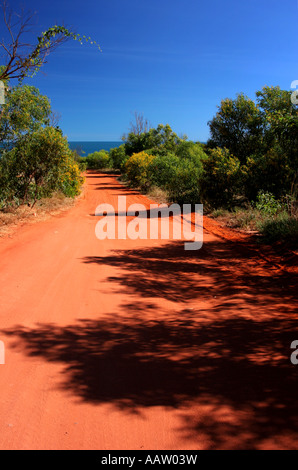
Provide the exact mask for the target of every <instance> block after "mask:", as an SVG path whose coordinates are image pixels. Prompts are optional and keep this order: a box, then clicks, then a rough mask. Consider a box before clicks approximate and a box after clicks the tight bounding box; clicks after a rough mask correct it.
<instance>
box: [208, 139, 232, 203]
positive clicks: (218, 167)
mask: <svg viewBox="0 0 298 470" xmlns="http://www.w3.org/2000/svg"><path fill="white" fill-rule="evenodd" d="M239 168H240V162H239V160H238V158H236V157H234V156H233V155H231V154H230V152H229V150H228V149H226V148H224V149H221V148H219V147H217V148H215V149H211V150H210V151H209V155H208V158H206V159H204V160H203V175H202V178H201V185H202V192H203V196H204V199H205V200H206V201H207V202H209V203H211V204H212V205H215V206H218V205H221V206H229V205H230V204H231V203H232V202H233V198H234V195H235V194H237V193H238V190H239V187H240V172H239Z"/></svg>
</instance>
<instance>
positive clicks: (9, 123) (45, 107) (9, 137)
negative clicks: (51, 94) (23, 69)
mask: <svg viewBox="0 0 298 470" xmlns="http://www.w3.org/2000/svg"><path fill="white" fill-rule="evenodd" d="M50 116H51V105H50V101H49V99H48V98H47V96H44V95H41V94H40V92H39V90H38V89H37V88H35V87H34V86H29V85H24V86H17V87H13V88H11V89H9V90H8V92H7V95H6V104H5V106H3V110H2V114H1V118H0V142H1V144H2V145H4V144H5V145H6V146H8V147H9V148H11V146H12V144H13V143H14V142H16V140H17V139H18V138H19V137H20V136H22V135H23V134H24V133H28V132H34V131H36V130H37V129H38V128H39V127H41V126H43V125H48V124H49V119H50Z"/></svg>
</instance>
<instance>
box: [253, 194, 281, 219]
mask: <svg viewBox="0 0 298 470" xmlns="http://www.w3.org/2000/svg"><path fill="white" fill-rule="evenodd" d="M255 206H256V209H258V210H259V211H261V212H263V213H264V214H268V215H275V214H276V213H277V212H278V211H280V210H281V209H282V205H281V203H280V201H278V200H276V199H275V197H274V195H273V194H272V193H269V192H262V191H259V193H258V197H257V201H256V204H255Z"/></svg>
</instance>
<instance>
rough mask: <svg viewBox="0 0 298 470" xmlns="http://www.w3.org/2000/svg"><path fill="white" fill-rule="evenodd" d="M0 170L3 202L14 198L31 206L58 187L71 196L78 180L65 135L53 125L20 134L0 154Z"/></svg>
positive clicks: (76, 192)
mask: <svg viewBox="0 0 298 470" xmlns="http://www.w3.org/2000/svg"><path fill="white" fill-rule="evenodd" d="M0 169H1V171H0V175H1V185H0V187H1V199H2V200H5V199H6V200H7V201H9V200H10V199H11V198H12V197H15V198H17V199H18V200H20V201H21V202H22V203H26V202H31V203H32V204H33V205H34V203H35V202H36V200H37V199H39V198H40V197H49V196H50V195H51V194H52V193H53V192H54V191H55V190H58V189H60V190H62V191H63V192H64V194H66V195H67V196H74V195H76V194H78V193H79V188H80V185H81V183H82V178H81V176H80V170H79V167H78V165H77V164H76V162H75V161H74V159H73V157H72V153H71V151H70V149H69V147H68V143H67V140H66V138H65V137H63V136H62V134H61V132H60V131H59V130H57V129H55V128H53V127H45V128H40V129H38V130H37V131H34V132H32V133H30V134H26V135H24V136H22V137H20V139H19V140H18V142H17V143H16V145H15V147H14V148H13V149H12V150H10V151H6V152H5V153H4V154H3V156H2V158H1V161H0Z"/></svg>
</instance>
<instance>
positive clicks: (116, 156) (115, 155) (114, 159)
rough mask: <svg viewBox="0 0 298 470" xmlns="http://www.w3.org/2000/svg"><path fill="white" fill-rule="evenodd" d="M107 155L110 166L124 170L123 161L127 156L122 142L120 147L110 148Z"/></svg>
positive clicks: (124, 161)
mask: <svg viewBox="0 0 298 470" xmlns="http://www.w3.org/2000/svg"><path fill="white" fill-rule="evenodd" d="M109 155H110V161H111V166H112V168H114V169H115V170H120V171H124V168H125V163H126V161H127V160H128V158H129V156H128V155H126V153H125V145H124V144H122V145H120V147H116V148H113V149H111V150H110V153H109Z"/></svg>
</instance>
